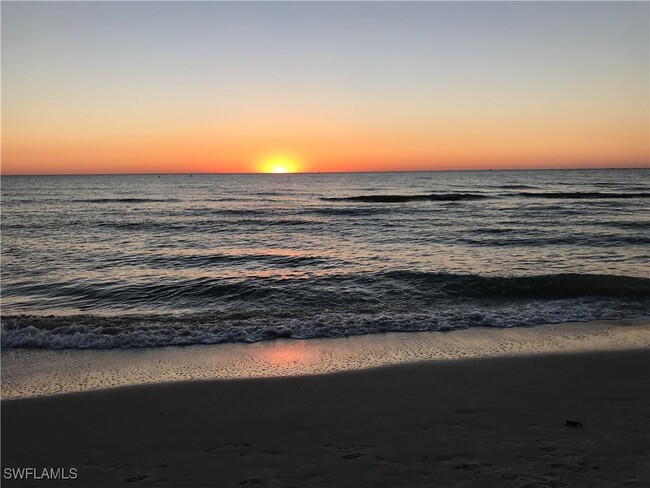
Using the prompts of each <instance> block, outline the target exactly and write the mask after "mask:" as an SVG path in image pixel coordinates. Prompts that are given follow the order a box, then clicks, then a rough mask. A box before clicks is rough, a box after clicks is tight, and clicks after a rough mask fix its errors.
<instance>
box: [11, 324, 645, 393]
mask: <svg viewBox="0 0 650 488" xmlns="http://www.w3.org/2000/svg"><path fill="white" fill-rule="evenodd" d="M632 348H634V349H637V348H647V349H650V319H648V318H645V319H635V320H622V321H615V322H614V321H609V322H608V321H599V322H590V323H573V324H551V325H542V326H538V327H531V328H506V329H495V328H480V327H476V328H470V329H465V330H458V331H453V332H450V333H447V334H441V333H435V332H419V333H390V334H374V335H366V336H358V337H350V338H339V339H315V340H309V341H299V340H293V339H277V340H272V341H265V342H258V343H255V344H233V343H230V344H219V345H211V346H192V347H169V348H147V349H108V350H72V349H67V350H52V349H3V351H2V366H3V367H2V398H3V399H11V398H29V397H36V396H44V395H53V394H61V393H71V392H82V391H92V390H98V389H104V388H113V387H119V386H129V385H143V384H153V383H165V382H173V381H188V380H217V379H222V380H223V379H241V378H259V377H282V376H296V375H313V374H324V373H334V372H340V371H349V370H356V369H362V368H370V367H377V366H385V365H391V364H400V363H408V362H413V361H423V360H457V359H465V358H477V357H496V356H508V355H530V354H543V353H557V352H579V351H593V350H621V349H632Z"/></svg>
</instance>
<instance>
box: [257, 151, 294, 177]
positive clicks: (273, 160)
mask: <svg viewBox="0 0 650 488" xmlns="http://www.w3.org/2000/svg"><path fill="white" fill-rule="evenodd" d="M297 171H299V165H298V162H297V161H296V159H295V158H292V157H289V156H277V155H275V156H270V157H266V158H263V159H262V162H261V164H260V172H262V173H276V174H282V173H296V172H297Z"/></svg>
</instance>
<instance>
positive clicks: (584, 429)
mask: <svg viewBox="0 0 650 488" xmlns="http://www.w3.org/2000/svg"><path fill="white" fill-rule="evenodd" d="M648 371H650V351H649V350H648V349H643V350H628V351H611V352H583V353H563V354H547V355H540V356H529V357H526V356H521V357H502V358H487V359H467V360H461V361H430V362H420V363H414V364H404V365H396V366H388V367H382V368H374V369H368V370H360V371H352V372H342V373H334V374H327V375H315V376H304V377H290V378H259V379H244V380H215V381H194V382H192V381H187V382H176V383H169V384H161V385H143V386H132V387H123V388H113V389H107V390H103V391H96V392H84V393H72V394H65V395H54V396H49V397H42V398H30V399H22V400H5V401H3V402H2V448H3V449H2V464H3V469H4V470H6V468H7V467H28V466H32V467H36V468H37V469H39V468H43V467H63V468H67V469H69V468H75V469H76V471H77V475H78V476H77V478H76V479H74V480H67V481H66V480H63V481H62V480H58V481H49V482H48V481H47V480H38V481H35V480H29V481H25V480H23V481H18V480H7V479H4V480H3V486H70V487H82V486H83V487H104V486H106V487H116V486H170V487H171V486H174V487H183V486H192V487H234V486H269V487H301V488H302V487H354V488H360V487H398V486H402V487H420V486H481V487H483V486H495V487H510V486H511V487H523V486H538V487H542V486H544V487H546V486H548V487H551V486H553V487H561V486H571V487H576V486H590V487H596V486H639V487H640V486H644V483H646V482H647V480H648V479H650V411H649V409H648V405H650V389H649V388H648V386H647V383H646V380H647V372H648ZM567 421H572V422H579V424H572V425H577V426H568V425H567V424H566V422H567ZM4 472H5V471H3V473H4ZM5 478H6V476H5ZM645 486H647V485H645Z"/></svg>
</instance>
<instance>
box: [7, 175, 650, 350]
mask: <svg viewBox="0 0 650 488" xmlns="http://www.w3.org/2000/svg"><path fill="white" fill-rule="evenodd" d="M649 176H650V171H649V170H647V169H637V170H631V169H630V170H562V171H559V170H557V171H550V170H549V171H457V172H452V171H450V172H404V173H354V174H264V175H261V174H260V175H253V174H251V175H223V174H210V175H200V174H193V175H189V174H185V175H98V176H5V177H3V178H2V190H1V198H2V218H1V230H2V244H1V258H2V266H1V285H2V297H1V305H2V347H3V348H49V349H62V348H88V349H97V348H102V349H103V348H137V347H159V346H171V345H191V344H215V343H224V342H257V341H263V340H268V339H274V338H279V337H282V338H296V339H310V338H324V337H345V336H352V335H361V334H372V333H381V332H398V331H399V332H409V331H450V330H455V329H461V328H470V327H500V328H502V327H528V326H534V325H537V324H544V323H563V322H575V321H592V320H599V319H623V318H634V317H643V316H648V315H650V302H649V300H648V298H650V271H649V269H650V268H649V267H648V263H649V262H650V260H649V258H650V256H649V254H650V247H649V246H648V244H649V243H650V236H649V235H648V228H650V226H649V224H650V212H649V210H650V205H649V203H650V182H649V181H650V180H649V179H648V177H649Z"/></svg>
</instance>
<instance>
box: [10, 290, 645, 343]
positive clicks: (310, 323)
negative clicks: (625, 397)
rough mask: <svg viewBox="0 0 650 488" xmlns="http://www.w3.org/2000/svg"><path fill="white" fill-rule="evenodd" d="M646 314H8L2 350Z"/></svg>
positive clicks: (579, 310)
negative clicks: (238, 315)
mask: <svg viewBox="0 0 650 488" xmlns="http://www.w3.org/2000/svg"><path fill="white" fill-rule="evenodd" d="M647 315H648V309H647V308H645V309H643V308H642V307H639V306H638V305H637V306H630V305H629V304H626V303H616V304H613V303H607V302H597V301H594V300H589V299H577V300H557V301H552V302H548V301H533V302H526V303H525V306H522V305H521V304H508V305H501V306H494V305H490V304H487V305H486V304H471V305H469V306H468V304H455V305H451V304H450V305H449V306H447V307H444V308H432V309H430V310H426V311H424V310H418V311H403V312H389V311H382V312H373V313H348V312H336V311H326V312H321V313H317V314H312V315H307V314H304V315H303V316H289V317H287V316H283V315H282V314H276V313H265V314H257V315H255V316H248V317H247V316H245V315H244V314H242V316H240V317H237V318H232V317H228V315H227V314H216V313H211V314H203V315H202V314H191V315H176V316H169V315H135V314H134V315H122V316H115V317H106V316H98V315H74V316H65V317H62V316H44V317H39V316H27V315H17V316H5V317H3V319H2V347H3V348H48V349H71V348H75V349H108V348H137V347H162V346H187V345H196V344H218V343H228V342H248V343H251V342H259V341H264V340H272V339H278V338H293V339H315V338H331V337H349V336H355V335H364V334H374V333H386V332H424V331H431V332H434V331H435V332H447V331H451V330H459V329H466V328H470V327H497V328H510V327H528V326H534V325H539V324H545V323H562V322H578V321H582V322H585V321H592V320H599V319H621V318H633V317H640V316H647Z"/></svg>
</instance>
